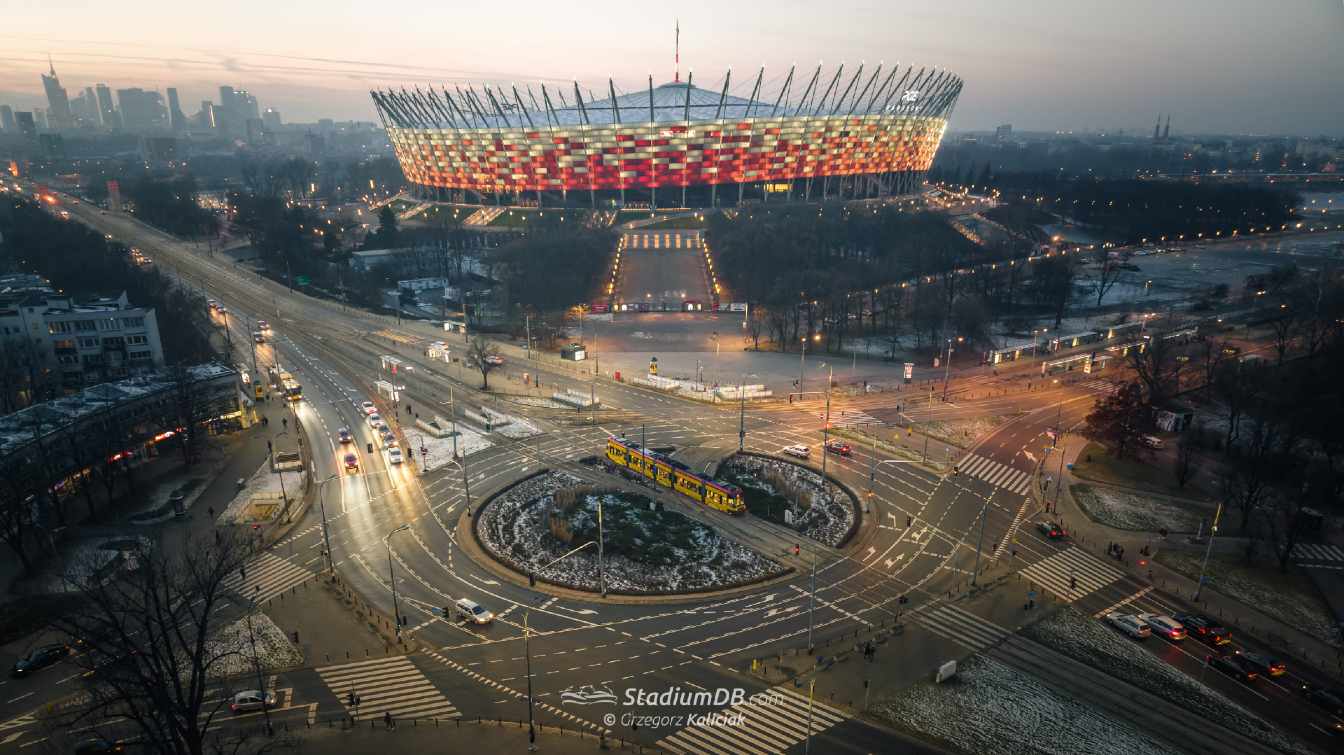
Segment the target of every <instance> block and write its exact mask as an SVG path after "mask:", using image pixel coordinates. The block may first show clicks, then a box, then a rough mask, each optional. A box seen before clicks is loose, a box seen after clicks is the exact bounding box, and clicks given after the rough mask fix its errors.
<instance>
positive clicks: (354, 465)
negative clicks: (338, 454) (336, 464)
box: [345, 454, 359, 472]
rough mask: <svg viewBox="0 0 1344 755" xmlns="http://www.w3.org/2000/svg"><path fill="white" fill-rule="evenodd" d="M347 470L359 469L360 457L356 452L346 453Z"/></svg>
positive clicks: (356, 470)
mask: <svg viewBox="0 0 1344 755" xmlns="http://www.w3.org/2000/svg"><path fill="white" fill-rule="evenodd" d="M345 470H346V471H347V472H358V471H359V457H358V456H355V455H354V454H346V455H345Z"/></svg>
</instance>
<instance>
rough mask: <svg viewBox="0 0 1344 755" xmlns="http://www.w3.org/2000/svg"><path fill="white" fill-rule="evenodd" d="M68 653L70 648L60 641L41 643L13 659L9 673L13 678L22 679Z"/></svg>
mask: <svg viewBox="0 0 1344 755" xmlns="http://www.w3.org/2000/svg"><path fill="white" fill-rule="evenodd" d="M69 654H70V648H68V647H66V646H65V645H62V644H60V643H53V644H51V645H43V646H41V647H39V648H35V649H34V650H33V651H32V652H31V653H29V654H28V655H26V656H24V657H22V658H20V659H19V660H17V661H15V662H14V667H13V668H11V669H10V670H9V675H10V676H12V677H14V678H15V679H22V678H23V677H25V676H28V675H29V674H32V673H34V672H37V671H41V670H42V669H44V668H46V667H47V666H51V665H53V664H55V663H59V662H60V661H61V660H62V659H64V658H65V657H66V656H67V655H69Z"/></svg>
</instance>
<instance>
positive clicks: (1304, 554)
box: [1293, 543, 1344, 562]
mask: <svg viewBox="0 0 1344 755" xmlns="http://www.w3.org/2000/svg"><path fill="white" fill-rule="evenodd" d="M1293 560H1294V561H1298V562H1302V561H1344V548H1341V547H1339V546H1338V545H1322V544H1319V543H1298V544H1297V545H1295V546H1293Z"/></svg>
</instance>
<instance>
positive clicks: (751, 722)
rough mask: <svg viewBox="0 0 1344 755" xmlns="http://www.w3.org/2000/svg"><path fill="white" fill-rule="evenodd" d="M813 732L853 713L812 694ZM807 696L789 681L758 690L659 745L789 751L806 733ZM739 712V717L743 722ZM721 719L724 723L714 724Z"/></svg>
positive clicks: (680, 750) (683, 749) (701, 749)
mask: <svg viewBox="0 0 1344 755" xmlns="http://www.w3.org/2000/svg"><path fill="white" fill-rule="evenodd" d="M810 705H811V710H812V713H811V718H812V726H811V729H812V733H813V734H814V735H815V734H818V733H820V732H823V731H826V730H827V729H829V728H831V727H832V726H835V725H836V724H838V723H841V722H843V721H845V720H847V719H848V718H849V716H848V715H846V714H845V713H844V712H842V711H840V710H838V709H836V708H832V707H831V706H829V705H824V704H822V703H819V702H817V701H816V700H815V699H813V700H812V701H811V703H810ZM808 706H809V702H808V697H807V694H806V693H805V692H798V691H796V690H794V689H793V688H791V687H789V686H787V685H780V686H778V687H772V688H771V689H768V690H765V691H764V692H758V693H756V694H754V695H752V696H751V697H749V698H747V699H746V700H745V701H744V702H741V703H738V704H737V705H734V706H732V707H729V708H725V709H723V710H721V711H717V714H718V716H709V717H707V718H708V719H709V720H708V721H701V722H698V723H695V724H693V725H691V726H687V727H685V728H683V729H681V730H680V731H677V732H675V733H673V734H669V735H668V736H666V737H664V738H662V739H661V740H659V741H658V743H657V744H658V747H660V748H662V749H664V750H667V751H668V752H677V753H703V752H710V753H759V754H760V755H764V753H770V752H784V751H786V750H788V749H789V748H790V747H793V746H794V745H796V744H798V743H799V742H802V741H803V740H804V739H806V738H807V731H808V725H807V721H808ZM739 717H740V721H739ZM715 719H718V720H719V722H720V723H721V724H722V725H715V723H714V721H715Z"/></svg>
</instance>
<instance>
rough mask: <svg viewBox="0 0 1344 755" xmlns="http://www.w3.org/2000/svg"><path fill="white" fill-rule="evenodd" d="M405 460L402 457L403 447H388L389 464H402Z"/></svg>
mask: <svg viewBox="0 0 1344 755" xmlns="http://www.w3.org/2000/svg"><path fill="white" fill-rule="evenodd" d="M403 461H405V459H404V458H402V456H401V449H400V448H397V447H396V446H390V447H389V448H388V449H387V463H388V464H400V463H402V462H403Z"/></svg>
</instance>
